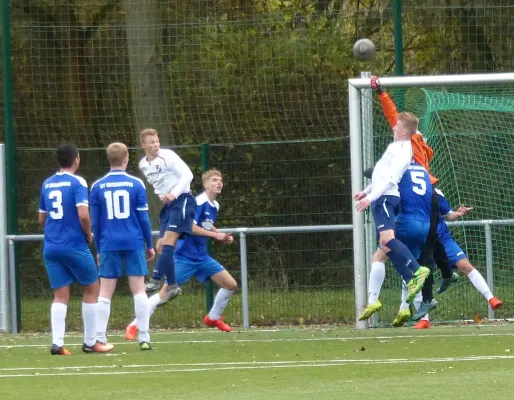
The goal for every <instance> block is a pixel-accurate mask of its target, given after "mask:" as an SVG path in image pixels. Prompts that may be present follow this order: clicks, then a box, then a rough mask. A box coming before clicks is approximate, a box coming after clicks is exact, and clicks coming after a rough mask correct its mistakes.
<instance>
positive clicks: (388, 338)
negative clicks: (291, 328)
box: [0, 333, 514, 349]
mask: <svg viewBox="0 0 514 400" xmlns="http://www.w3.org/2000/svg"><path fill="white" fill-rule="evenodd" d="M512 336H514V333H469V334H456V335H449V334H444V335H438V334H435V335H398V336H354V337H326V338H323V337H322V338H285V339H238V338H237V336H234V339H233V340H214V339H205V340H171V341H158V342H155V341H152V344H202V343H207V344H208V343H211V344H212V343H216V344H238V343H281V342H327V341H334V342H345V341H355V340H394V339H446V338H479V337H512ZM225 337H226V335H225ZM109 343H110V344H113V345H116V346H122V345H134V343H135V342H131V341H123V342H109ZM49 346H50V345H49V344H11V345H0V349H15V348H25V347H37V348H44V347H49ZM65 346H66V347H77V346H82V343H70V344H66V345H65Z"/></svg>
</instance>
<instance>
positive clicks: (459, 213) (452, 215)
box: [444, 206, 473, 222]
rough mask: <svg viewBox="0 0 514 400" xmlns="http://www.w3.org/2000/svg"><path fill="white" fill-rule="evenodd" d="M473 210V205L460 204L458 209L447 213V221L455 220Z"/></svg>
mask: <svg viewBox="0 0 514 400" xmlns="http://www.w3.org/2000/svg"><path fill="white" fill-rule="evenodd" d="M471 210H473V207H464V206H460V207H459V209H458V210H457V211H452V212H451V213H449V214H448V215H446V216H445V217H444V218H445V219H446V220H447V221H449V222H452V221H455V220H457V219H459V218H461V217H463V216H465V215H466V214H467V213H468V211H471Z"/></svg>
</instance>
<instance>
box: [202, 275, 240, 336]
mask: <svg viewBox="0 0 514 400" xmlns="http://www.w3.org/2000/svg"><path fill="white" fill-rule="evenodd" d="M211 280H212V281H213V282H214V283H216V285H218V287H219V288H220V289H219V290H218V293H217V294H216V298H215V299H214V304H213V305H212V308H211V310H210V311H209V314H207V315H206V316H205V318H204V320H203V321H204V322H205V324H206V325H208V326H213V327H216V328H218V329H219V330H220V331H223V332H230V331H231V330H232V328H231V327H230V325H228V324H226V323H225V322H224V321H223V316H222V314H223V311H224V310H225V307H226V306H227V304H228V301H229V300H230V297H231V296H232V295H233V294H234V292H235V291H236V289H237V282H236V280H235V279H234V278H233V277H232V275H230V274H229V273H228V271H220V272H218V273H217V274H214V275H213V276H211Z"/></svg>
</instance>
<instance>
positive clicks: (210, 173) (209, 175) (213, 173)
mask: <svg viewBox="0 0 514 400" xmlns="http://www.w3.org/2000/svg"><path fill="white" fill-rule="evenodd" d="M213 176H219V177H220V178H223V175H222V174H221V172H220V171H219V170H217V169H216V168H211V169H209V170H207V171H205V172H204V174H203V175H202V183H203V184H204V185H205V184H206V183H207V182H208V181H209V179H211V178H212V177H213Z"/></svg>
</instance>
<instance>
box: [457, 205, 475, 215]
mask: <svg viewBox="0 0 514 400" xmlns="http://www.w3.org/2000/svg"><path fill="white" fill-rule="evenodd" d="M471 210H473V207H464V206H460V207H459V209H458V210H457V214H459V217H463V216H464V215H466V214H467V213H468V211H471Z"/></svg>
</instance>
